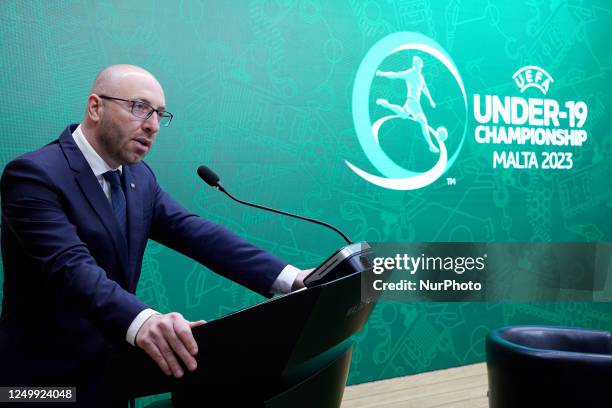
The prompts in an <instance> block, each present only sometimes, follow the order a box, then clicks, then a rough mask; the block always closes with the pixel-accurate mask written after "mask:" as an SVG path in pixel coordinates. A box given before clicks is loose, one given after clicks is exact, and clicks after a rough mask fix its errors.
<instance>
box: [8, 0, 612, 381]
mask: <svg viewBox="0 0 612 408" xmlns="http://www.w3.org/2000/svg"><path fill="white" fill-rule="evenodd" d="M0 10H1V12H0V47H1V49H2V54H1V57H0V58H1V60H0V69H1V71H0V94H1V95H2V98H1V99H0V132H1V136H0V137H1V140H0V165H1V166H4V165H5V164H6V163H7V162H8V161H9V160H11V159H12V158H14V157H16V156H17V155H19V154H21V153H24V152H26V151H29V150H33V149H35V148H38V147H40V146H42V145H43V144H45V143H47V142H49V141H51V140H52V139H54V138H56V137H57V136H58V135H59V133H60V132H61V130H62V129H63V128H64V127H65V126H66V125H67V124H68V123H73V122H78V121H79V120H80V119H81V118H82V114H83V109H84V103H85V101H86V98H87V95H88V90H89V87H90V85H91V81H92V79H93V78H94V76H95V74H96V73H97V72H98V71H99V70H100V69H101V68H102V67H105V66H107V65H110V64H113V63H132V64H136V65H141V66H143V67H145V68H147V69H148V70H150V71H151V72H153V73H154V74H155V75H156V76H157V77H158V78H159V80H160V82H161V83H162V85H163V86H164V88H165V91H166V102H167V105H168V109H169V110H170V111H172V112H173V113H174V114H175V120H174V122H173V123H172V126H171V127H169V128H168V129H164V130H163V131H162V132H160V134H159V136H158V139H157V141H156V145H155V146H154V148H153V151H152V152H151V154H150V155H149V157H148V158H147V162H148V163H149V164H150V165H151V166H152V167H153V169H154V170H155V171H156V173H157V176H158V179H159V181H160V183H161V185H162V186H163V187H164V188H165V189H166V190H167V191H168V192H169V193H171V194H172V195H173V196H174V197H176V198H177V199H178V200H179V201H181V202H182V203H183V204H184V205H185V206H187V207H188V208H190V209H192V210H193V211H195V212H197V213H199V214H201V215H202V216H204V217H207V218H210V219H212V220H214V221H217V222H220V223H223V224H225V225H226V226H228V227H229V228H231V229H233V230H234V231H236V232H237V233H239V234H240V235H242V236H244V237H246V238H247V239H249V240H251V241H253V242H255V243H257V244H259V245H260V246H262V247H264V248H266V249H268V250H270V251H273V252H274V253H276V254H278V255H279V256H281V257H284V258H286V259H287V260H288V261H290V262H292V263H293V264H295V265H297V266H301V267H311V266H314V265H316V264H317V263H318V262H320V261H321V260H322V259H323V258H324V257H325V256H326V255H328V254H329V253H330V252H331V251H333V250H334V249H336V248H337V247H338V246H339V245H341V242H340V241H339V239H338V238H337V237H336V236H334V235H333V234H331V233H328V232H327V231H325V230H321V229H319V228H317V227H315V226H311V225H308V224H302V223H299V222H296V221H293V220H285V219H282V218H277V217H275V216H273V215H272V214H266V213H262V212H257V211H255V210H251V209H248V208H243V207H239V206H238V205H234V204H233V203H232V202H228V200H227V199H226V197H224V196H222V195H221V194H218V193H215V191H213V190H211V189H208V188H205V187H203V186H202V184H201V182H200V181H199V180H198V178H197V176H196V174H195V169H196V168H197V166H198V165H199V164H201V163H206V164H208V165H210V166H211V167H212V168H214V169H215V170H216V171H217V172H218V173H219V174H220V175H221V177H222V179H223V180H224V181H225V184H226V185H227V186H228V187H229V186H231V189H232V191H233V192H234V193H235V194H236V195H238V196H240V197H243V198H245V199H250V200H253V201H256V202H260V203H265V204H268V205H271V206H275V207H279V208H283V209H286V210H289V211H295V212H299V213H302V214H305V215H307V216H312V217H319V218H322V219H325V220H328V221H331V222H333V223H335V224H337V225H338V226H339V227H340V228H341V229H343V230H344V231H346V232H347V233H348V234H349V235H350V236H351V237H352V238H353V239H355V240H368V241H379V242H384V241H393V242H402V241H421V242H423V241H544V242H548V241H550V242H554V241H610V240H611V239H612V230H611V229H612V224H611V223H610V221H609V219H610V216H611V212H610V207H611V205H612V199H611V193H610V191H611V189H610V183H611V180H612V177H610V172H611V171H612V170H611V167H610V166H609V164H608V161H609V159H610V158H611V157H612V125H611V124H610V121H609V118H610V116H611V115H612V112H611V111H610V107H611V106H612V92H611V91H612V88H611V85H610V83H611V79H612V77H611V69H612V48H611V46H610V38H612V7H611V6H610V4H609V2H606V1H604V0H600V1H563V0H556V1H555V0H551V1H532V0H529V1H524V2H523V1H520V2H508V1H492V0H491V1H479V0H476V1H465V0H451V1H434V0H431V1H429V0H399V1H393V2H391V1H355V0H350V1H349V0H347V1H320V0H319V1H317V0H252V1H239V2H226V1H193V2H192V1H176V2H161V1H156V0H154V1H131V2H121V1H84V2H83V1H73V2H68V1H65V2H45V1H9V0H4V1H2V2H0ZM399 31H413V32H419V33H422V34H424V35H426V36H428V37H429V38H432V39H434V40H435V41H436V42H437V43H439V44H440V45H441V46H442V47H444V49H445V50H446V51H447V52H448V53H449V54H450V55H451V56H452V58H453V60H454V62H455V63H456V65H457V67H458V69H459V71H460V72H461V75H462V78H463V81H464V82H465V87H466V90H467V93H468V99H469V98H471V95H472V94H474V93H480V94H496V95H516V94H517V92H518V91H517V89H516V86H515V85H514V84H513V82H512V79H511V76H512V74H513V73H514V72H515V71H516V70H517V69H519V68H520V67H523V66H525V65H538V66H541V67H543V68H545V69H546V70H547V71H548V72H551V74H552V75H553V77H554V78H555V83H554V85H552V86H551V90H550V94H549V96H550V95H554V96H552V97H554V98H558V99H560V100H570V99H572V100H583V101H585V102H586V103H587V104H588V107H589V115H588V120H587V122H586V124H585V129H587V130H588V134H589V139H588V142H587V143H586V145H585V146H584V147H583V148H581V149H579V150H576V151H575V153H574V158H575V166H574V168H573V169H571V170H566V171H561V170H557V171H543V170H540V171H538V170H535V171H525V170H519V169H516V170H510V169H492V167H491V147H489V146H483V145H479V144H477V143H476V142H475V141H474V138H473V133H472V134H470V132H469V131H468V136H467V139H466V144H465V146H464V147H463V150H462V152H461V155H460V156H459V157H458V159H457V161H456V163H455V164H454V166H453V167H452V169H451V170H450V171H449V172H448V173H447V175H445V176H444V177H447V176H448V177H452V178H454V179H455V180H456V185H452V186H449V185H447V183H446V182H445V180H444V177H443V178H442V179H440V180H438V181H437V182H436V183H434V184H432V185H430V186H428V187H426V188H423V189H420V190H415V191H393V190H386V189H382V188H380V187H377V186H374V185H371V184H369V183H367V182H366V181H364V180H363V179H361V178H359V177H358V176H356V175H355V174H354V173H353V172H352V171H351V170H350V169H349V168H348V167H347V166H346V164H345V163H344V160H348V161H350V162H352V163H355V164H356V165H359V166H361V167H363V168H366V169H369V171H374V170H373V169H372V168H371V167H368V166H370V165H369V163H368V162H367V159H366V158H365V156H364V154H363V151H362V150H361V147H360V145H359V142H358V140H357V137H356V135H355V130H354V127H353V121H352V113H351V98H352V86H353V81H354V79H355V74H356V71H357V68H358V67H359V64H360V62H361V60H362V58H363V57H364V56H365V54H366V53H367V51H368V50H369V49H370V47H371V46H372V45H373V44H375V43H376V42H377V41H379V40H380V39H381V38H383V37H384V36H386V35H388V34H391V33H394V32H399ZM388 63H389V64H390V65H393V64H394V62H393V61H389V62H388ZM425 64H428V61H427V60H426V61H425ZM400 65H401V64H400ZM426 66H427V65H426ZM430 66H431V67H432V69H429V68H428V69H426V70H425V71H424V75H425V78H426V80H427V81H428V85H429V87H430V90H431V93H432V95H434V97H435V98H436V99H437V103H438V104H439V105H444V104H445V103H450V102H451V101H450V100H449V99H448V98H451V96H448V97H447V96H445V89H444V86H445V85H444V81H443V78H442V77H443V75H444V73H443V72H442V71H441V70H439V69H436V68H434V67H433V65H432V64H430ZM389 68H390V69H391V68H392V67H389ZM438 78H440V81H437V79H438ZM380 81H381V82H379V83H378V84H379V85H377V86H380V87H381V88H380V89H386V91H388V92H389V93H390V94H391V95H393V93H394V92H395V93H401V92H403V91H402V89H401V87H400V88H396V85H398V84H397V83H394V82H393V81H386V82H385V81H383V80H382V79H380ZM398 89H399V90H398ZM423 101H424V100H423ZM423 105H427V104H426V103H425V101H424V102H423ZM470 106H471V102H470ZM372 109H376V107H375V106H374V104H373V108H372ZM378 109H382V108H378ZM468 117H469V118H470V119H469V120H470V126H472V122H473V121H474V120H473V115H472V113H471V112H470V114H469V116H468ZM447 125H448V126H450V127H449V131H450V129H451V128H452V126H453V122H452V121H450V120H449V123H447ZM386 143H387V145H385V149H387V151H390V152H394V153H392V154H391V155H392V158H393V159H394V160H396V161H397V162H398V163H401V162H402V161H404V160H405V161H410V160H413V159H414V155H415V154H416V153H415V150H414V149H412V150H411V149H406V147H404V148H403V149H404V150H402V146H405V145H404V144H403V143H405V140H402V139H401V138H396V139H393V138H390V139H389V140H388V141H387V142H386ZM414 143H417V142H414ZM422 145H423V146H424V144H422ZM411 154H412V156H410V155H411ZM138 293H139V295H140V296H141V297H142V298H143V299H145V300H146V301H147V302H150V303H151V304H152V305H153V306H155V307H158V308H159V309H160V310H162V311H170V310H176V311H181V312H183V313H184V314H185V315H186V316H188V317H189V318H193V319H199V318H204V319H213V318H215V317H218V316H221V315H224V314H226V313H228V312H231V311H235V310H237V309H240V308H242V307H245V306H248V305H251V304H254V303H257V302H259V301H261V300H262V299H261V298H260V297H258V295H255V294H252V293H249V292H247V291H246V290H244V289H242V288H240V287H238V286H237V285H234V284H232V283H230V282H228V281H226V280H224V279H222V278H220V277H219V276H217V275H215V274H213V273H211V272H210V271H208V270H206V269H205V268H203V267H201V266H200V265H197V264H194V263H193V262H192V261H191V260H189V259H186V258H184V257H182V256H180V255H178V254H176V253H174V252H172V251H171V250H169V249H167V248H164V247H162V246H160V245H158V244H156V243H153V242H152V243H151V244H150V245H149V247H148V249H147V252H146V255H145V261H144V264H143V274H142V279H141V281H140V285H139V289H138ZM508 323H552V324H572V325H584V326H590V327H600V328H605V329H610V328H611V327H612V307H611V306H610V305H608V304H604V303H592V304H583V303H579V304H546V303H537V304H510V303H507V304H503V303H500V304H487V303H454V304H447V303H414V304H393V303H386V304H381V305H380V306H379V307H377V309H376V310H375V312H374V314H373V316H372V319H371V321H370V323H369V324H368V326H367V327H366V328H365V330H364V331H363V332H361V333H360V334H359V335H358V336H357V350H356V353H355V357H354V361H353V365H352V371H351V374H350V378H349V382H350V383H360V382H363V381H369V380H375V379H382V378H387V377H393V376H399V375H405V374H410V373H415V372H420V371H426V370H431V369H437V368H441V367H449V366H456V365H461V364H467V363H472V362H476V361H482V360H483V359H484V354H483V353H484V349H483V339H484V335H485V333H486V332H487V330H489V329H490V328H492V327H496V326H499V325H502V324H508Z"/></svg>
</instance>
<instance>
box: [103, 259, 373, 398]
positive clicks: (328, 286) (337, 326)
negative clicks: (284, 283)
mask: <svg viewBox="0 0 612 408" xmlns="http://www.w3.org/2000/svg"><path fill="white" fill-rule="evenodd" d="M371 256H372V253H371V251H369V252H368V251H366V252H364V253H362V254H360V255H359V256H357V257H352V258H350V259H347V260H346V262H343V263H342V264H341V265H339V266H338V267H340V268H343V275H344V276H341V277H339V278H337V279H334V280H333V281H330V282H327V283H322V284H320V285H317V286H314V287H311V288H305V289H302V290H299V291H296V292H292V293H289V294H287V295H283V296H279V297H275V298H272V299H270V300H268V301H266V302H263V303H261V304H258V305H256V306H253V307H249V308H246V309H243V310H241V311H238V312H235V313H232V314H229V315H227V316H224V317H222V318H219V319H217V320H213V321H210V322H208V323H207V324H205V325H203V326H199V327H196V328H194V329H193V334H194V337H195V339H196V341H197V342H198V347H199V352H198V355H197V356H196V360H197V362H198V368H197V369H196V371H194V372H189V371H187V370H185V375H184V376H183V378H181V379H176V378H173V377H168V376H166V375H164V374H163V373H162V372H161V370H160V369H159V368H158V367H157V365H156V364H155V363H154V362H153V360H151V359H150V358H149V357H148V356H147V355H146V354H145V353H144V351H142V350H140V349H132V350H129V351H128V352H124V353H119V354H117V355H116V356H115V358H117V359H119V360H118V361H117V363H118V364H119V365H122V366H123V367H124V368H125V369H122V370H121V372H118V373H117V376H118V377H117V378H116V383H117V384H119V386H122V385H125V387H126V389H125V392H126V393H127V394H128V396H129V397H130V398H135V397H143V396H146V395H151V394H159V393H165V392H170V391H171V392H172V403H170V402H169V401H167V402H160V403H156V404H153V405H151V407H160V408H161V407H171V406H173V407H179V408H182V407H204V406H206V407H217V406H223V407H278V408H281V407H302V406H303V407H306V406H308V407H313V406H316V407H330V408H332V407H339V406H340V401H341V399H342V394H343V392H344V386H345V384H346V379H347V376H348V371H349V366H350V361H351V353H352V347H353V344H352V341H351V336H352V335H353V334H354V333H356V332H357V331H359V330H360V329H361V328H362V327H363V326H364V324H365V323H366V321H367V319H368V317H369V316H370V313H371V311H372V309H373V308H374V305H375V304H376V302H377V300H378V296H377V293H376V292H375V291H373V290H372V289H371V288H372V285H371V284H370V280H371V279H370V278H371V277H372V276H373V274H372V272H371V271H372V267H371V259H370V258H371ZM376 278H377V279H380V276H377V277H376Z"/></svg>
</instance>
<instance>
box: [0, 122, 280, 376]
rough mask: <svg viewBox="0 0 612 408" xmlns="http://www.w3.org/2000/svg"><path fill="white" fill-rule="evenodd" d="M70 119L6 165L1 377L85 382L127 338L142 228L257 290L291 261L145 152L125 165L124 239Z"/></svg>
mask: <svg viewBox="0 0 612 408" xmlns="http://www.w3.org/2000/svg"><path fill="white" fill-rule="evenodd" d="M75 128H76V125H71V126H69V127H68V128H66V129H65V130H64V132H63V133H62V134H61V135H60V137H59V139H58V140H55V141H53V142H52V143H50V144H48V145H47V146H44V147H43V148H41V149H39V150H37V151H34V152H31V153H28V154H25V155H23V156H21V157H19V158H17V159H15V160H13V161H12V162H10V163H9V164H8V165H7V166H6V168H5V169H4V173H3V175H2V180H1V194H2V197H1V198H2V260H3V267H4V298H3V305H2V306H3V307H2V316H1V318H0V361H1V363H0V385H13V384H15V385H16V384H24V383H33V384H36V383H38V384H40V385H49V384H52V383H53V384H55V383H63V384H64V385H70V384H75V382H72V381H85V380H84V379H85V378H89V377H88V375H90V374H92V370H93V371H94V372H95V371H96V368H95V367H94V365H95V364H99V363H100V362H101V361H106V354H105V353H107V349H108V346H109V345H111V344H122V345H125V344H127V343H126V341H125V335H126V332H127V329H128V327H129V325H130V323H131V322H132V320H133V319H134V318H135V316H136V315H137V314H138V313H139V312H140V311H142V310H143V309H145V308H147V307H148V306H147V305H145V304H144V303H142V302H141V301H140V300H139V299H138V298H137V297H136V296H134V292H135V290H136V285H137V283H138V278H139V276H140V269H141V265H142V257H143V253H144V249H145V245H146V243H147V240H148V239H149V238H151V239H153V240H156V241H158V242H160V243H162V244H164V245H166V246H168V247H170V248H172V249H174V250H176V251H179V252H180V253H182V254H184V255H186V256H189V257H191V258H193V259H195V260H196V261H198V262H200V263H202V264H203V265H205V266H207V267H209V268H211V269H212V270H214V271H215V272H217V273H220V274H221V275H223V276H226V277H227V278H229V279H231V280H233V281H235V282H238V283H239V284H241V285H244V286H246V287H248V288H250V289H252V290H254V291H257V292H259V293H261V294H267V293H268V292H269V291H270V287H271V285H272V283H273V282H274V280H275V279H276V278H277V276H278V274H279V273H280V272H281V270H282V269H283V268H284V267H285V266H286V265H287V264H286V262H283V261H281V260H280V259H278V258H276V257H274V256H272V255H271V254H269V253H267V252H265V251H263V250H261V249H259V248H257V247H255V246H253V245H251V244H249V243H247V242H246V241H244V240H243V239H241V238H239V237H238V236H236V235H235V234H233V233H232V232H230V231H229V230H227V229H226V228H224V227H222V226H220V225H217V224H215V223H212V222H210V221H206V220H204V219H202V218H200V217H198V216H197V215H194V214H192V213H190V212H189V211H187V210H186V209H185V208H183V207H182V206H181V205H180V204H178V203H177V202H176V201H174V200H173V199H172V198H171V197H170V196H169V195H168V194H166V193H165V192H164V191H163V190H162V189H161V188H160V186H159V185H158V184H157V181H156V179H155V175H154V174H153V172H152V171H151V169H150V168H149V167H148V166H147V165H146V164H145V163H144V162H140V163H137V164H133V165H125V166H123V179H124V187H125V192H126V200H127V210H128V240H127V242H126V240H125V239H124V238H123V236H122V235H121V232H120V229H119V225H118V223H117V221H116V218H115V217H114V215H113V212H112V208H111V204H110V203H109V201H108V200H107V198H106V196H105V195H104V192H103V191H102V188H101V187H100V184H99V183H98V180H97V179H96V177H95V176H94V174H93V172H92V170H91V168H90V167H89V165H88V163H87V162H86V160H85V158H84V156H83V155H82V153H81V151H80V150H79V148H78V147H77V145H76V143H75V142H74V140H73V138H72V135H71V134H72V132H73V131H74V129H75ZM132 185H133V186H132ZM173 272H174V271H168V273H173ZM8 362H10V363H8ZM11 364H13V365H11ZM94 375H95V374H94ZM7 381H8V382H10V383H12V384H8V383H7ZM88 381H89V380H88ZM3 382H4V383H3Z"/></svg>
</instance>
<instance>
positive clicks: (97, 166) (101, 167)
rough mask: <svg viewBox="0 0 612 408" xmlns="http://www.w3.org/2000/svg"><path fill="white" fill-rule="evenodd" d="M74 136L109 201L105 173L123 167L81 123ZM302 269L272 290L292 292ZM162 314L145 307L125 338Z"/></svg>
mask: <svg viewBox="0 0 612 408" xmlns="http://www.w3.org/2000/svg"><path fill="white" fill-rule="evenodd" d="M72 137H73V139H74V141H75V143H76V145H77V146H78V147H79V149H80V150H81V153H83V156H85V160H87V163H89V167H91V170H92V171H93V174H94V176H96V179H98V183H100V187H102V191H104V194H105V195H106V198H108V200H109V202H110V199H111V193H110V187H111V186H110V183H109V182H108V181H106V179H105V178H104V173H106V172H107V171H115V170H119V173H120V174H121V172H122V171H123V167H122V166H119V167H117V168H116V169H113V168H112V167H110V166H109V165H108V164H107V163H106V162H105V161H104V159H103V158H102V157H100V155H99V154H98V153H97V152H96V151H95V150H94V148H93V147H92V146H91V145H90V144H89V142H88V141H87V138H86V137H85V135H84V134H83V130H82V129H81V125H79V126H78V127H77V128H76V129H75V130H74V132H72ZM299 272H300V269H298V268H296V267H295V266H292V265H287V266H286V267H285V268H284V269H283V270H282V271H281V273H280V274H279V275H278V277H277V278H276V280H275V281H274V283H273V284H272V292H274V293H289V292H291V286H292V285H293V282H294V281H295V278H296V277H297V275H298V273H299ZM154 314H160V313H159V312H157V311H155V310H153V309H145V310H143V311H142V312H140V313H139V314H138V315H137V316H136V318H134V320H133V321H132V323H131V324H130V327H129V328H128V330H127V333H126V335H125V340H126V341H127V342H128V343H130V344H131V345H132V346H134V345H135V339H136V334H138V330H140V327H141V326H142V325H143V323H144V322H145V321H146V320H147V319H148V318H149V317H151V316H152V315H154Z"/></svg>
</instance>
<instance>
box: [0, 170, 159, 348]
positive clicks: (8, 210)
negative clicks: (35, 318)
mask: <svg viewBox="0 0 612 408" xmlns="http://www.w3.org/2000/svg"><path fill="white" fill-rule="evenodd" d="M1 192H2V224H3V225H2V226H3V228H7V227H8V228H10V230H11V232H12V233H13V234H14V236H15V237H16V239H17V241H18V244H19V246H20V247H21V248H23V250H24V252H25V253H26V254H27V255H28V256H29V257H30V258H31V259H32V260H33V262H34V264H35V265H36V266H37V268H35V269H34V270H22V271H20V273H24V274H30V275H31V278H32V279H37V280H43V281H44V282H45V286H46V288H48V291H49V295H50V298H51V299H53V300H54V301H57V302H62V303H64V304H67V305H69V306H71V307H74V308H78V309H77V310H80V311H82V312H83V314H84V315H85V316H86V317H87V318H88V319H89V320H90V321H91V322H92V323H93V324H94V325H95V326H96V327H98V328H99V329H100V330H101V331H102V332H103V333H104V334H105V335H106V336H107V337H108V338H110V339H114V340H117V341H124V339H125V333H126V332H127V329H128V327H129V325H130V323H131V322H132V320H133V319H134V318H135V317H136V315H137V314H138V313H139V312H140V311H141V310H143V309H146V308H147V307H148V306H147V305H146V304H144V303H142V302H141V301H140V300H138V299H137V298H136V297H135V296H134V295H132V294H131V293H129V292H127V291H126V290H124V289H123V288H122V287H121V286H120V285H119V284H118V283H116V282H115V281H113V280H111V279H109V278H108V277H107V275H106V272H105V271H104V270H103V269H102V268H100V267H99V266H98V265H97V264H96V261H95V259H94V258H93V257H92V256H91V254H90V252H89V250H88V248H87V246H86V245H85V244H84V243H83V242H82V241H81V240H80V238H79V236H78V232H77V229H76V227H75V226H74V224H72V223H71V222H70V221H69V220H68V218H67V216H66V214H65V212H64V210H63V208H62V195H61V193H60V192H59V191H58V189H57V188H56V187H55V184H54V183H53V181H52V180H51V179H50V178H49V176H48V175H47V174H46V172H45V171H44V170H43V169H42V168H41V167H40V166H39V165H38V164H36V163H34V162H32V161H30V160H26V159H17V160H15V161H13V162H11V163H9V164H8V165H7V167H6V168H5V170H4V173H3V175H2V181H1Z"/></svg>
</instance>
